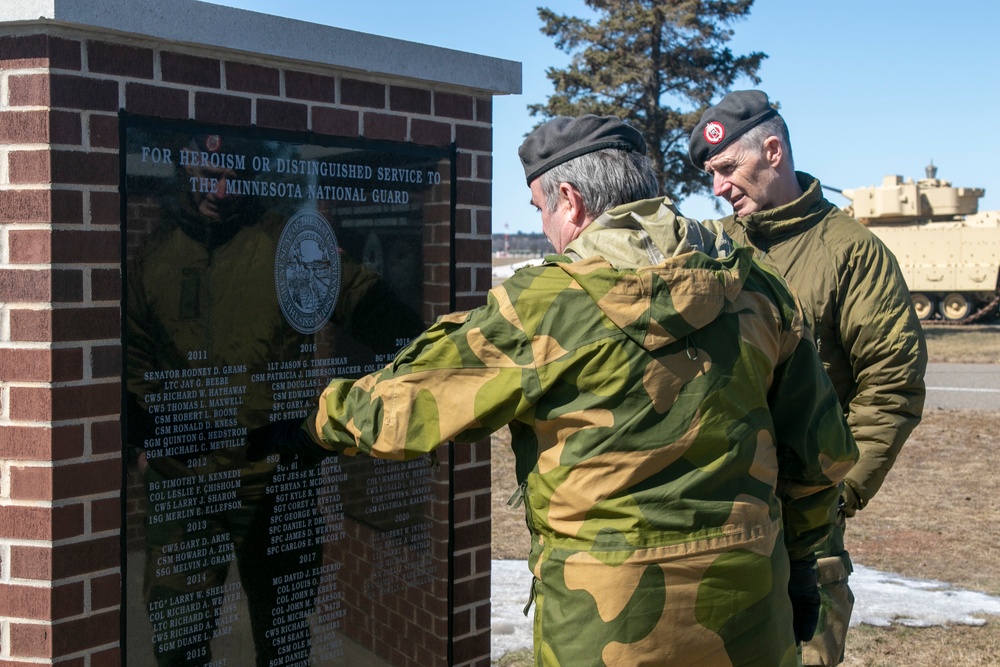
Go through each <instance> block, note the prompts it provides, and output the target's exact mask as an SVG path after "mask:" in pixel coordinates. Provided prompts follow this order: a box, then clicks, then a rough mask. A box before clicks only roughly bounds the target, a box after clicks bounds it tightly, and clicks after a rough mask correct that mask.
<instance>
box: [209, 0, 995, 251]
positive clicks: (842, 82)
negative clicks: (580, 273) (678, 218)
mask: <svg viewBox="0 0 1000 667" xmlns="http://www.w3.org/2000/svg"><path fill="white" fill-rule="evenodd" d="M216 4H222V5H228V6H232V7H239V8H242V9H248V10H252V11H258V12H265V13H269V14H276V15H280V16H285V17H288V18H294V19H299V20H303V21H310V22H312V23H320V24H324V25H331V26H336V27H339V28H346V29H350V30H358V31H362V32H370V33H374V34H378V35H383V36H386V37H394V38H397V39H404V40H408V41H414V42H421V43H424V44H431V45H434V46H442V47H447V48H451V49H459V50H462V51H468V52H471V53H477V54H481V55H486V56H493V57H497V58H503V59H506V60H514V61H517V62H520V63H522V80H523V92H522V94H521V95H514V96H501V97H497V98H495V102H494V110H493V118H494V128H493V150H494V184H493V209H494V212H493V226H494V231H495V232H502V231H503V230H504V228H505V226H506V227H507V229H509V231H511V232H514V231H529V232H530V231H540V230H541V222H540V219H539V218H538V215H537V213H535V211H534V209H533V208H532V207H530V206H529V205H528V200H529V197H530V194H529V192H528V189H527V186H526V185H525V184H524V178H523V172H522V171H521V167H520V163H519V162H518V160H517V147H518V146H519V145H520V143H521V140H522V139H523V137H524V135H525V133H527V132H528V131H530V129H531V128H532V126H533V125H534V124H535V123H536V122H537V119H536V118H533V117H531V116H529V115H528V112H527V105H528V104H532V103H536V102H543V101H544V100H545V99H546V98H547V96H548V95H549V93H551V91H552V88H551V84H550V83H549V81H548V79H547V78H546V77H545V70H546V69H547V68H548V67H553V66H555V67H561V66H564V65H565V64H566V63H567V62H568V60H569V57H568V56H567V55H566V54H563V53H562V52H561V51H559V50H558V49H556V47H555V45H554V42H553V40H551V39H550V38H548V37H545V36H544V35H543V34H542V33H541V32H540V30H539V29H540V27H541V21H540V20H539V18H538V13H537V9H536V8H537V7H538V6H544V7H548V8H550V9H552V10H553V11H556V12H559V13H566V14H571V15H577V16H581V15H586V12H587V11H588V10H587V8H586V6H585V5H584V4H583V2H582V0H550V1H545V0H532V1H530V2H529V1H526V0H504V1H502V2H475V1H474V0H473V1H470V0H431V1H429V2H421V1H419V0H367V1H366V2H353V1H352V2H344V1H343V0H333V1H330V0H325V1H320V0H281V2H277V1H276V0H216ZM998 26H1000V2H992V1H989V0H951V1H950V2H944V3H942V2H930V1H929V0H908V1H906V0H757V1H756V2H755V4H754V7H753V10H752V13H751V15H750V17H749V18H748V19H746V20H744V21H739V22H737V23H735V24H733V26H732V27H733V29H734V31H735V35H734V38H733V40H732V42H731V46H732V48H733V50H734V51H735V52H737V53H747V52H751V51H763V52H764V53H766V54H768V56H769V58H768V59H767V60H765V61H764V64H763V66H762V68H761V70H760V72H759V74H760V76H761V79H762V81H761V83H760V85H759V87H760V88H761V89H762V90H764V91H766V92H767V93H768V95H769V96H770V97H771V99H772V100H777V101H779V102H780V103H781V109H782V115H783V116H784V117H785V120H786V121H787V122H788V125H789V128H790V131H791V138H792V148H793V152H794V156H795V164H796V167H797V168H799V169H801V170H804V171H808V172H810V173H812V174H813V175H814V176H817V177H818V178H819V179H820V180H821V181H822V182H823V184H824V185H830V186H833V187H837V188H853V187H860V186H865V185H876V184H878V183H881V181H882V177H883V176H885V175H888V174H899V175H902V176H904V177H910V178H914V179H918V178H923V176H924V167H925V166H926V165H927V164H928V163H929V162H930V161H931V160H933V161H934V164H935V165H937V167H938V177H939V178H942V179H945V180H950V181H952V183H953V184H954V185H956V186H964V187H980V188H985V189H986V195H985V197H984V198H983V199H982V200H980V210H997V209H1000V169H998V168H997V164H996V163H994V162H991V159H992V157H994V156H998V155H1000V123H998V122H997V118H998V115H1000V114H998V111H997V107H998V106H1000V37H998V35H997V27H998ZM748 87H751V84H750V82H748V81H745V82H743V83H742V84H738V85H737V86H736V88H748ZM828 196H829V198H830V199H831V201H833V202H834V203H836V204H841V205H842V204H845V203H847V202H846V200H845V199H843V198H841V197H839V196H837V195H836V194H833V193H829V195H828ZM679 205H680V208H681V210H682V212H683V213H684V214H685V215H688V216H690V217H694V218H699V219H701V218H706V217H718V216H717V214H716V212H715V208H714V203H713V199H712V198H690V199H688V200H686V201H682V202H680V203H679ZM723 210H724V212H725V213H728V212H729V209H728V207H725V208H724V209H723Z"/></svg>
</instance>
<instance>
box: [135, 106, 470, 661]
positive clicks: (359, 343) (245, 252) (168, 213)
mask: <svg viewBox="0 0 1000 667" xmlns="http://www.w3.org/2000/svg"><path fill="white" fill-rule="evenodd" d="M121 126H122V128H123V129H122V137H121V138H122V143H121V145H122V170H123V174H122V183H123V184H124V185H123V189H122V195H123V196H122V211H123V219H124V224H123V230H124V231H123V235H124V236H123V248H124V252H123V276H124V282H125V293H124V298H123V312H124V315H125V317H124V331H123V340H124V346H123V347H124V357H125V358H124V366H123V367H124V371H123V374H124V378H123V387H124V397H123V400H124V408H123V414H124V418H123V422H124V423H123V434H124V435H123V447H124V457H123V460H124V462H125V463H124V468H125V469H124V482H125V483H124V487H125V491H124V492H123V493H124V498H123V500H124V502H123V507H124V508H125V510H124V520H123V541H122V553H123V554H124V555H125V558H124V561H125V583H124V586H123V591H124V601H123V609H124V610H125V613H124V614H123V617H124V620H123V625H124V627H123V633H122V636H123V641H122V648H123V657H124V661H125V663H126V664H127V665H130V666H134V665H195V666H198V665H204V666H213V667H215V666H221V665H229V666H232V667H235V666H242V665H255V664H256V665H264V666H267V667H279V666H280V667H285V666H288V665H410V664H446V655H447V653H448V642H449V638H448V636H447V635H448V632H447V628H448V625H449V624H448V622H447V618H448V595H449V590H450V585H449V583H450V582H449V581H448V572H449V569H450V568H449V567H448V558H449V553H450V550H449V548H448V546H449V545H448V536H449V532H450V531H449V525H448V511H447V507H448V500H449V496H450V487H449V484H448V473H447V469H446V468H447V465H444V466H442V465H441V464H440V463H439V462H438V461H437V459H433V460H432V459H431V458H424V459H418V460H416V461H412V462H408V463H396V462H387V461H376V460H372V459H366V458H363V457H357V458H346V457H343V458H328V459H325V460H322V461H319V460H302V459H296V458H294V457H280V456H277V455H275V456H272V457H270V458H269V459H268V460H266V461H263V462H259V463H251V462H248V461H247V460H246V458H245V456H244V447H245V443H246V435H247V432H248V431H250V430H253V429H254V428H257V427H260V426H263V425H265V424H268V423H269V422H272V421H276V420H285V419H300V418H301V419H304V418H307V417H308V416H309V415H310V413H311V412H312V410H313V409H314V408H315V407H316V406H317V398H318V396H319V393H320V392H321V391H322V389H323V388H324V387H325V386H326V384H327V382H328V381H329V380H330V379H331V378H333V377H358V376H360V375H362V374H364V373H367V372H370V371H373V370H376V369H377V368H380V367H381V366H383V365H385V364H386V363H388V362H389V361H391V359H392V357H393V355H394V354H395V352H396V351H397V350H398V349H399V348H400V347H401V346H403V345H405V344H407V342H408V341H409V340H410V339H411V338H413V337H414V336H415V335H416V334H417V333H419V332H420V331H422V330H423V328H424V327H425V325H426V323H428V322H430V321H431V320H433V318H434V317H436V316H437V315H439V314H442V313H444V312H447V311H448V310H449V309H450V308H451V306H452V303H451V302H452V294H453V292H452V290H451V284H450V276H451V275H452V272H451V262H450V257H451V251H450V249H451V243H452V237H453V234H452V231H451V230H452V225H451V219H452V210H453V205H452V201H453V188H452V182H453V169H454V153H453V151H448V150H440V149H425V148H420V147H414V146H412V145H408V144H387V143H373V142H364V141H361V140H353V141H346V140H345V141H332V140H328V141H325V142H324V141H318V140H316V139H315V138H314V137H311V136H303V135H293V134H286V133H276V132H275V133H266V132H259V131H243V132H240V131H236V130H233V129H226V128H220V127H215V126H206V125H200V124H195V123H190V122H183V123H169V122H163V121H153V120H151V119H145V118H138V117H134V116H129V115H127V114H123V115H122V117H121Z"/></svg>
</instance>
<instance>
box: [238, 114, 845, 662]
mask: <svg viewBox="0 0 1000 667" xmlns="http://www.w3.org/2000/svg"><path fill="white" fill-rule="evenodd" d="M644 153H645V142H644V141H643V139H642V137H641V136H640V135H639V134H638V132H636V131H635V130H634V129H633V128H631V127H629V126H628V125H626V124H624V123H622V122H621V121H620V120H618V119H616V118H610V117H597V116H583V117H581V118H575V119H571V118H557V119H554V120H552V121H550V122H548V123H546V124H545V125H542V126H541V127H539V128H538V129H536V130H535V131H534V132H532V133H531V134H530V135H529V136H528V138H527V139H526V140H525V142H524V144H523V145H522V146H521V149H520V151H519V154H520V156H521V160H522V163H523V165H524V168H525V175H526V179H527V182H528V185H529V188H530V190H531V195H532V196H531V201H532V203H533V204H534V206H536V207H537V208H538V209H539V211H540V212H541V217H542V228H543V230H544V231H545V233H546V235H547V236H548V238H549V240H550V241H551V242H552V243H553V245H554V246H555V249H556V250H557V251H558V252H559V253H561V254H559V255H554V256H550V257H548V258H546V261H545V263H544V264H543V265H542V266H538V267H530V268H524V269H520V270H518V271H517V272H516V273H515V275H514V276H513V277H512V278H510V279H509V280H507V281H505V282H504V283H503V284H502V285H500V286H498V287H496V288H494V289H493V290H491V292H490V294H489V297H488V302H487V304H486V305H485V306H482V307H480V308H478V309H476V310H473V311H471V312H464V313H455V314H453V315H449V316H445V317H442V318H441V319H439V320H438V321H437V323H435V324H434V326H432V327H431V328H430V329H429V330H428V331H427V332H426V333H424V334H422V335H421V336H419V337H417V338H416V339H415V340H414V341H413V342H412V344H411V345H409V346H408V347H406V348H404V349H403V350H402V351H401V352H400V353H399V354H398V355H397V357H396V358H395V360H394V361H393V362H392V363H391V364H390V365H389V366H387V367H386V368H384V369H383V370H381V371H379V372H377V373H373V374H371V375H368V376H366V377H363V378H361V379H359V380H357V381H352V380H334V381H333V382H331V383H330V385H329V387H328V388H327V389H326V391H325V392H324V393H323V395H322V397H321V398H320V406H319V409H318V410H317V412H316V413H315V415H314V416H313V417H312V418H310V419H308V420H307V421H306V424H305V425H304V427H300V426H299V425H297V424H293V425H291V428H288V427H287V426H284V425H277V426H270V427H266V428H264V429H261V430H260V431H258V432H254V433H253V434H251V436H250V455H251V456H255V457H256V456H265V455H266V454H267V453H268V452H269V451H286V452H287V451H298V452H302V453H310V454H311V453H314V452H316V451H321V452H326V453H329V454H334V453H340V454H346V455H356V454H366V455H372V456H379V457H385V458H392V459H407V458H411V457H415V456H419V455H421V454H425V453H427V452H430V451H432V450H434V449H435V448H436V447H438V446H439V445H441V444H443V443H446V442H448V441H455V442H459V443H462V442H474V441H476V440H479V439H481V438H483V437H485V436H487V435H488V434H490V433H492V432H494V431H496V430H498V429H500V428H502V427H504V426H509V427H510V430H511V435H512V438H511V446H512V449H513V453H514V456H515V458H516V470H517V473H518V477H519V482H520V484H521V487H520V488H521V493H522V494H523V498H524V501H525V508H526V522H527V525H528V529H529V531H530V532H531V537H532V546H531V552H530V554H529V557H528V565H529V567H530V569H531V571H532V573H533V574H534V581H533V586H532V589H533V590H532V594H533V598H534V601H535V605H536V606H535V619H534V624H535V625H534V627H535V632H534V637H535V649H534V650H535V662H536V664H539V665H549V666H556V665H562V666H564V667H565V666H569V665H572V666H573V667H578V666H587V665H608V666H622V667H625V666H627V667H636V666H641V665H662V666H667V665H670V666H678V665H698V666H708V667H713V666H719V667H722V666H726V667H729V666H732V665H740V666H747V667H749V666H750V665H758V666H761V667H764V666H766V667H775V666H788V667H792V666H793V665H795V664H796V662H797V657H796V650H795V644H796V639H797V638H800V637H807V636H809V635H810V634H811V632H812V629H813V627H814V624H815V619H816V614H817V613H818V605H819V598H818V594H817V592H816V588H815V576H816V574H815V558H814V556H813V549H814V548H815V546H816V544H818V543H819V542H820V541H821V540H823V539H825V537H826V536H827V535H828V534H829V531H830V529H831V526H832V523H833V521H834V513H833V511H832V510H831V508H832V507H833V503H834V501H835V498H836V495H837V483H838V482H839V480H840V479H842V478H843V476H844V474H846V472H847V471H848V470H849V469H850V468H851V467H852V466H853V465H854V462H855V460H856V456H857V450H856V447H855V445H854V442H853V439H852V438H851V435H850V431H849V429H848V428H847V425H846V422H845V420H844V417H843V414H842V412H841V410H840V408H839V405H838V403H837V398H836V395H835V393H834V391H833V388H832V386H831V384H830V381H829V379H828V378H827V377H826V375H825V374H824V373H823V370H822V366H821V365H820V363H819V359H818V355H817V353H816V349H815V346H814V345H813V343H812V340H811V338H810V337H809V334H808V330H807V329H806V328H805V327H804V326H803V323H802V319H801V311H800V310H799V308H798V306H797V304H796V302H795V300H794V298H793V297H792V295H791V293H790V292H789V290H788V288H787V286H786V285H785V284H784V282H783V281H782V280H781V279H780V278H779V277H777V276H776V275H774V274H772V273H770V272H768V271H765V270H763V269H762V268H761V267H759V266H758V265H757V264H756V263H755V262H754V261H753V259H752V258H751V256H750V252H749V251H748V250H745V249H744V250H738V251H736V252H734V253H732V254H728V255H727V253H728V251H729V249H730V248H729V242H728V239H727V238H726V237H725V236H722V235H720V234H719V233H718V230H716V231H712V230H709V229H707V228H705V227H702V226H701V225H699V224H698V223H696V222H694V221H692V220H688V219H686V218H683V217H681V216H680V215H679V214H678V212H677V210H676V209H675V208H674V206H673V205H672V204H671V202H670V201H669V200H667V199H665V198H654V199H648V197H653V196H654V195H655V194H656V189H657V186H656V179H655V176H654V173H653V171H652V169H651V166H650V163H649V160H648V159H647V158H646V157H645V155H644Z"/></svg>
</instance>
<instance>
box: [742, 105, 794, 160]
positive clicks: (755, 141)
mask: <svg viewBox="0 0 1000 667" xmlns="http://www.w3.org/2000/svg"><path fill="white" fill-rule="evenodd" d="M768 137H778V141H780V142H781V148H782V150H783V151H784V152H785V155H787V156H788V166H789V167H791V168H792V169H795V161H794V160H793V159H792V142H791V140H790V139H789V138H788V126H787V125H786V124H785V120H784V119H783V118H782V117H781V116H772V117H771V118H768V119H767V120H765V121H764V122H763V123H761V124H760V125H756V126H754V127H752V128H750V129H749V130H747V131H746V134H744V135H743V136H742V137H740V138H739V139H737V140H736V143H738V144H739V146H740V148H743V149H745V150H753V151H756V150H760V148H761V147H762V146H763V145H764V142H765V141H766V140H767V138H768Z"/></svg>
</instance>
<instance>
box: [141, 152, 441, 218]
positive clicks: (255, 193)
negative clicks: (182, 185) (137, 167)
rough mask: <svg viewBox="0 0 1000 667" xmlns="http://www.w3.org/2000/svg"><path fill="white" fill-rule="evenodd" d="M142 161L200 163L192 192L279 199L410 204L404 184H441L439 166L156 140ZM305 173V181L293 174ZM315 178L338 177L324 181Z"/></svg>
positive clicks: (190, 179)
mask: <svg viewBox="0 0 1000 667" xmlns="http://www.w3.org/2000/svg"><path fill="white" fill-rule="evenodd" d="M140 156H141V158H140V159H141V161H142V162H143V163H149V164H154V165H178V166H181V167H187V168H200V169H202V170H204V171H203V172H202V173H200V174H199V173H194V174H190V175H188V177H187V179H188V185H189V187H190V191H191V192H197V193H202V194H205V193H218V194H227V195H242V196H252V197H276V198H281V199H312V200H329V201H349V202H357V203H370V204H408V203H409V202H410V192H409V190H406V189H403V188H405V187H406V186H412V187H426V186H433V185H439V184H440V183H441V173H440V172H439V171H437V170H433V169H432V170H425V169H412V168H399V167H372V166H370V165H362V164H353V163H348V162H337V161H332V160H302V159H291V158H279V157H267V156H260V155H244V154H241V153H226V152H222V151H218V152H209V151H198V150H192V149H189V148H182V149H180V150H177V151H175V150H174V149H172V148H165V147H160V146H142V147H141V150H140ZM297 177H305V178H306V180H305V181H304V182H299V181H298V180H295V179H296V178H297ZM319 178H324V179H334V180H337V181H340V182H335V183H323V182H321V181H319V180H318V179H319Z"/></svg>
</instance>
